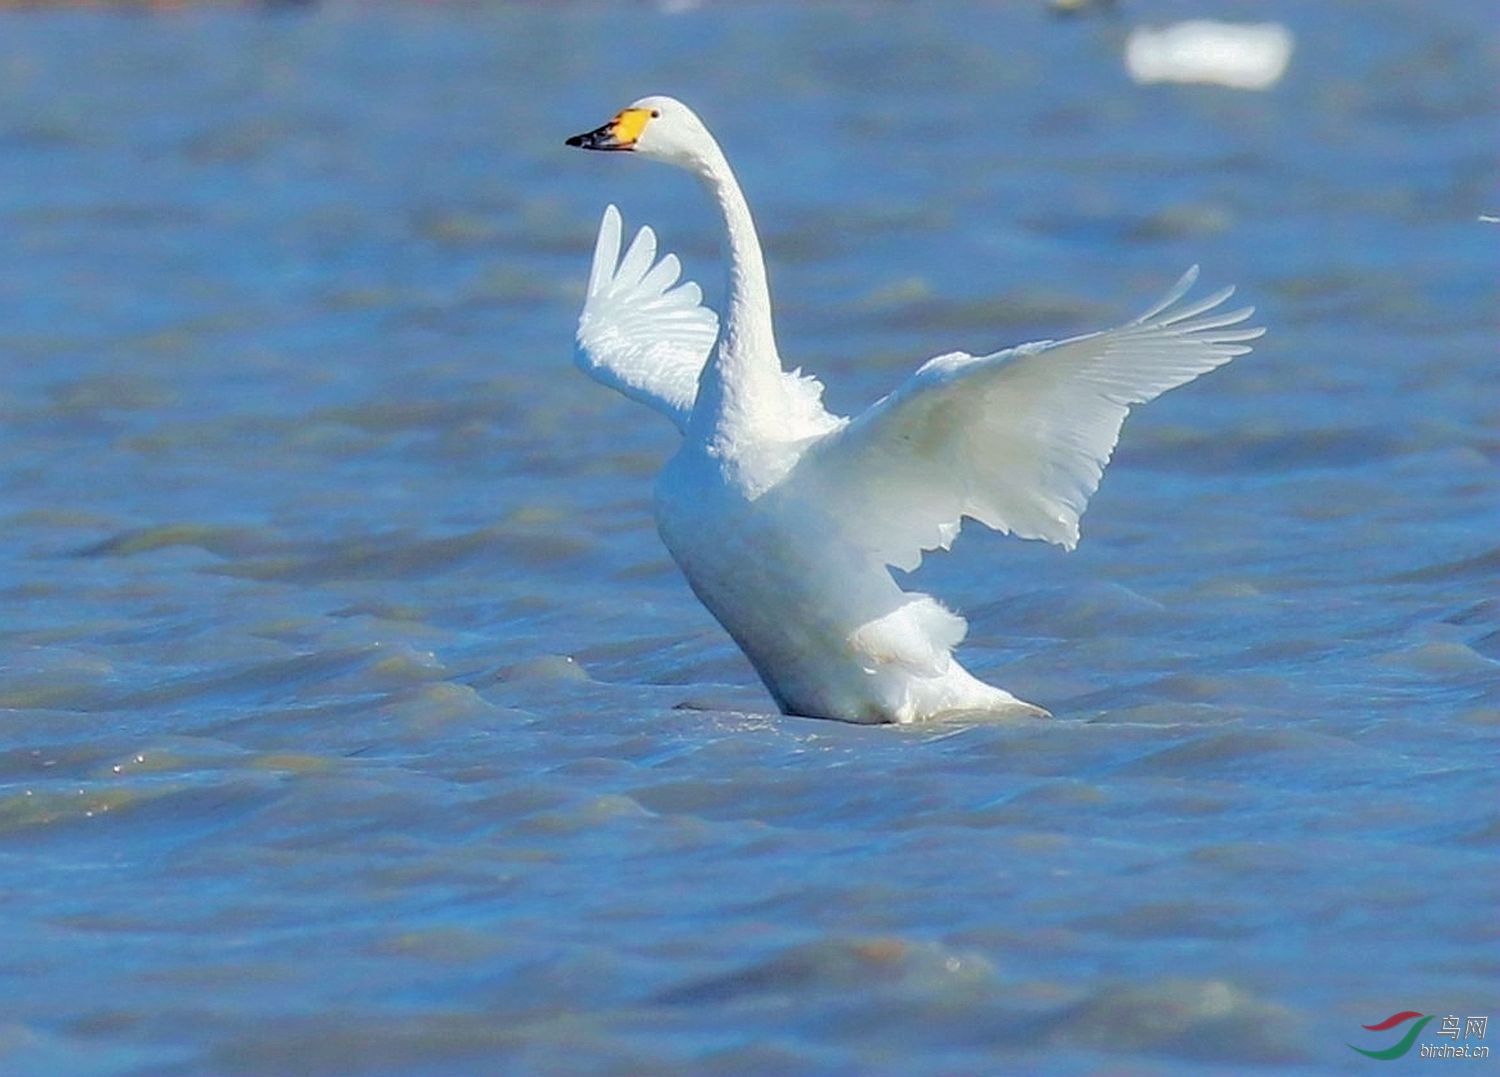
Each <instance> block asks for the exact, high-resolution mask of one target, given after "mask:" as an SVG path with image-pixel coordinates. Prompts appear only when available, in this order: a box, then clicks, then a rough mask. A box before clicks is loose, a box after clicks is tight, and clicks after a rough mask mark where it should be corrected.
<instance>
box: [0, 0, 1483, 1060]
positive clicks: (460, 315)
mask: <svg viewBox="0 0 1500 1077" xmlns="http://www.w3.org/2000/svg"><path fill="white" fill-rule="evenodd" d="M914 7H915V6H914ZM1122 7H1124V8H1127V9H1129V8H1131V7H1133V5H1122ZM1139 7H1140V8H1141V9H1143V10H1142V11H1137V12H1132V11H1130V10H1127V11H1126V12H1125V13H1124V14H1122V15H1121V17H1120V18H1118V19H1115V20H1108V19H1106V20H1101V21H1097V22H1095V21H1089V20H1076V21H1066V20H1053V19H1049V18H1047V17H1045V15H1044V14H1043V13H1042V12H1041V11H1040V10H1038V9H1035V8H1033V7H1031V6H1030V5H1026V4H1020V3H1015V4H1009V5H972V6H969V5H961V4H953V5H933V6H931V7H925V6H924V7H917V9H916V10H909V9H907V8H905V7H893V6H888V5H882V6H879V7H878V8H872V9H866V8H862V7H859V6H854V5H845V6H827V7H823V6H804V5H798V4H784V5H774V4H773V5H737V4H724V5H720V6H715V5H712V4H709V5H706V6H704V7H701V8H698V9H696V10H691V11H688V12H685V13H680V14H675V15H673V14H667V13H663V12H660V11H658V10H656V9H654V8H652V7H649V6H645V5H635V4H632V5H619V6H606V7H596V6H589V7H579V8H571V7H541V6H536V7H524V8H496V9H479V8H451V9H450V8H431V9H430V8H410V9H408V8H394V7H392V8H340V7H327V8H316V7H315V8H310V9H305V10H295V11H276V12H271V13H266V14H262V13H258V12H254V11H236V10H218V11H208V12H198V11H186V12H179V13H173V14H169V15H159V16H151V15H140V14H111V13H106V12H88V11H80V12H68V13H57V12H47V11H13V12H7V13H3V14H0V235H3V242H0V310H3V312H4V317H3V319H0V523H3V526H0V1001H3V1003H4V1005H3V1006H0V1071H3V1072H5V1073H7V1074H18V1075H42V1074H47V1075H53V1074H99V1075H115V1074H120V1075H146V1074H151V1075H169V1077H170V1075H188V1074H192V1075H198V1074H205V1075H206V1074H213V1075H233V1074H258V1075H259V1074H320V1075H330V1077H332V1075H349V1074H399V1075H419V1074H433V1075H437V1074H442V1075H451V1074H460V1073H462V1074H590V1075H592V1074H619V1075H635V1074H682V1075H689V1074H691V1075H703V1074H714V1075H717V1074H744V1075H774V1074H788V1075H790V1074H798V1075H846V1074H847V1075H897V1074H900V1075H933V1077H936V1075H958V1074H1010V1073H1031V1072H1036V1073H1061V1074H1105V1073H1108V1074H1172V1075H1183V1077H1186V1075H1196V1074H1208V1073H1223V1074H1230V1073H1235V1074H1241V1073H1245V1072H1252V1071H1258V1072H1284V1073H1299V1072H1306V1073H1313V1072H1322V1071H1325V1070H1343V1069H1348V1070H1349V1071H1350V1072H1354V1071H1356V1070H1361V1069H1364V1068H1367V1067H1370V1066H1373V1065H1376V1064H1375V1063H1373V1062H1370V1061H1369V1060H1367V1059H1364V1058H1362V1057H1360V1056H1357V1055H1355V1054H1354V1053H1353V1052H1351V1051H1350V1050H1349V1049H1348V1048H1347V1047H1346V1046H1345V1044H1346V1043H1351V1042H1352V1043H1355V1044H1357V1045H1360V1046H1368V1047H1382V1046H1385V1045H1386V1044H1385V1042H1383V1041H1382V1042H1376V1040H1377V1038H1379V1034H1376V1033H1366V1032H1364V1031H1363V1030H1361V1029H1360V1028H1359V1026H1360V1025H1361V1024H1369V1023H1373V1022H1376V1021H1378V1020H1380V1019H1382V1018H1384V1017H1385V1016H1386V1015H1387V1014H1391V1013H1394V1012H1397V1011H1400V1010H1406V1009H1415V1010H1418V1011H1420V1012H1422V1013H1426V1014H1440V1015H1446V1014H1449V1013H1455V1014H1458V1015H1461V1016H1462V1015H1469V1014H1489V1013H1493V1012H1494V1010H1495V1009H1496V1006H1495V1001H1496V994H1497V993H1496V990H1495V987H1496V983H1497V976H1500V963H1497V960H1496V953H1497V951H1496V948H1495V943H1496V931H1495V923H1496V919H1495V915H1494V914H1495V908H1496V900H1495V898H1496V895H1495V882H1496V873H1495V870H1494V869H1495V858H1494V852H1495V842H1496V838H1497V832H1500V827H1497V822H1496V815H1497V813H1496V802H1495V799H1494V784H1495V783H1494V760H1495V758H1496V744H1495V741H1496V728H1497V726H1496V723H1497V719H1500V703H1497V681H1500V677H1497V673H1500V591H1497V588H1496V582H1497V572H1500V547H1497V538H1496V536H1497V535H1500V528H1497V524H1500V483H1497V479H1496V463H1497V455H1500V453H1497V450H1500V437H1497V423H1496V419H1497V415H1496V412H1497V400H1500V366H1497V362H1496V348H1495V336H1494V319H1495V313H1496V302H1495V300H1496V279H1497V273H1496V250H1497V247H1496V243H1497V240H1500V227H1497V226H1493V225H1486V224H1482V223H1480V222H1479V220H1478V217H1479V215H1480V214H1482V213H1494V212H1497V210H1500V194H1497V188H1496V167H1495V144H1494V138H1493V136H1494V131H1495V129H1496V119H1497V116H1496V113H1497V111H1500V110H1497V103H1496V98H1495V85H1496V68H1497V59H1496V58H1497V55H1500V50H1497V43H1496V38H1495V31H1494V24H1493V20H1492V14H1493V13H1492V12H1490V11H1489V10H1488V5H1486V4H1483V3H1480V2H1478V0H1475V2H1457V0H1454V2H1449V3H1441V4H1434V5H1415V4H1410V5H1408V4H1396V3H1353V2H1348V3H1340V4H1323V5H1313V4H1291V3H1271V4H1260V5H1253V7H1247V6H1246V5H1233V4H1230V5H1227V7H1228V8H1230V9H1236V8H1237V9H1239V13H1240V14H1242V15H1243V14H1245V13H1246V12H1247V11H1248V12H1250V13H1252V14H1253V16H1254V17H1257V18H1272V17H1277V18H1281V19H1283V20H1285V21H1286V22H1287V23H1288V24H1289V25H1290V26H1291V28H1292V29H1293V31H1294V32H1295V33H1296V35H1297V52H1296V55H1295V56H1294V59H1293V62H1292V67H1291V70H1290V72H1289V73H1288V75H1287V78H1286V79H1285V81H1284V82H1283V83H1282V84H1281V85H1280V86H1278V87H1277V88H1276V89H1274V90H1272V91H1271V92H1268V93H1264V94H1247V93H1240V92H1236V91H1231V90H1225V89H1215V88H1212V87H1180V86H1179V87H1172V86H1152V87H1138V86H1135V85H1133V84H1131V83H1130V82H1129V80H1128V79H1127V77H1126V76H1125V74H1124V73H1123V68H1122V66H1121V63H1120V51H1121V39H1122V36H1123V35H1124V33H1125V32H1126V31H1127V29H1128V23H1129V20H1130V19H1131V18H1132V17H1133V16H1137V15H1139V16H1141V17H1145V16H1146V15H1149V16H1150V17H1152V18H1156V19H1163V20H1164V19H1169V18H1171V17H1174V16H1177V17H1180V16H1184V15H1188V14H1196V13H1204V12H1205V10H1206V8H1207V5H1201V6H1200V5H1185V4H1175V5H1173V4H1165V5H1158V6H1156V7H1151V5H1146V4H1142V5H1139ZM1147 8H1150V9H1151V10H1149V11H1145V10H1144V9H1147ZM663 91H665V92H672V93H676V94H677V95H679V96H682V97H684V98H685V99H688V100H689V101H690V102H692V103H694V104H695V105H696V106H697V107H698V108H699V110H700V111H701V112H702V113H703V114H704V115H705V117H706V118H707V119H708V120H709V121H710V123H711V124H713V125H714V127H715V128H716V130H717V132H718V134H719V135H720V137H721V140H722V141H723V142H724V144H725V145H726V148H727V149H728V152H729V154H730V156H731V158H732V159H733V160H734V161H735V163H736V165H737V167H738V170H739V172H740V176H741V179H742V180H743V182H744V184H745V186H746V188H747V191H748V193H749V196H750V199H751V202H752V204H753V205H754V207H755V208H756V210H757V212H758V214H759V217H760V221H761V227H762V232H763V234H764V239H765V241H766V246H767V249H768V254H769V260H770V264H771V271H772V275H773V290H774V292H775V295H776V300H777V305H778V316H779V327H780V336H781V341H782V346H783V350H784V351H785V352H786V354H787V356H788V358H789V360H791V361H792V362H794V363H800V364H802V365H804V366H806V367H807V368H809V369H810V370H812V371H814V372H816V373H817V374H819V375H820V376H821V377H823V378H824V379H825V380H826V381H827V382H828V384H829V390H828V399H829V401H830V403H831V404H832V405H833V406H834V407H835V408H836V409H839V410H842V411H849V410H854V409H856V408H859V407H861V406H863V405H864V404H865V403H867V402H869V401H871V400H873V399H875V398H876V397H878V396H880V395H881V394H883V393H884V392H887V391H888V390H889V389H890V388H891V387H892V386H893V385H894V384H895V383H896V382H897V381H898V380H899V378H900V377H901V375H902V373H903V371H905V370H907V369H910V368H911V367H913V366H915V365H916V364H917V363H918V362H920V361H922V360H923V359H925V358H927V357H929V356H931V355H934V354H937V353H938V352H940V351H946V350H951V349H954V348H966V349H971V350H990V349H994V348H996V347H999V346H1002V345H1007V344H1011V343H1016V342H1019V341H1023V340H1028V339H1036V338H1039V337H1047V336H1058V335H1062V334H1065V333H1070V332H1076V331H1082V330H1085V329H1090V328H1096V327H1102V326H1104V325H1108V324H1111V323H1113V322H1115V321H1117V320H1119V319H1121V318H1124V317H1128V316H1130V315H1131V314H1133V313H1134V312H1135V311H1136V310H1138V309H1140V308H1141V307H1143V306H1144V305H1145V304H1146V303H1147V302H1148V301H1149V300H1150V299H1151V298H1153V297H1154V295H1155V294H1156V293H1158V292H1159V291H1161V290H1162V289H1163V288H1164V287H1165V286H1166V285H1167V284H1169V283H1170V281H1171V280H1172V279H1174V278H1175V277H1176V275H1177V274H1178V273H1179V272H1181V270H1182V269H1183V268H1184V267H1185V266H1186V265H1188V264H1190V263H1193V262H1201V263H1202V264H1203V266H1204V279H1205V282H1206V283H1208V284H1211V285H1217V284H1219V283H1227V282H1231V281H1232V282H1236V283H1238V284H1239V286H1240V288H1241V294H1242V295H1243V296H1245V297H1246V298H1248V300H1249V301H1251V302H1254V303H1256V304H1257V305H1258V306H1259V308H1260V315H1259V317H1260V318H1261V320H1263V322H1264V324H1266V325H1267V326H1268V327H1269V328H1270V332H1269V334H1268V335H1267V337H1266V338H1265V340H1264V341H1263V342H1262V346H1261V347H1260V348H1259V349H1258V350H1257V351H1256V353H1255V354H1254V355H1252V356H1248V357H1245V358H1243V359H1240V360H1238V361H1236V362H1235V363H1234V364H1232V365H1231V366H1230V367H1228V368H1227V369H1225V370H1223V371H1220V372H1218V373H1216V374H1214V375H1212V376H1210V377H1207V378H1205V379H1204V380H1203V381H1201V382H1199V383H1197V384H1195V385H1193V386H1192V387H1190V388H1187V389H1184V390H1182V391H1180V392H1178V393H1174V394H1171V395H1170V396H1169V397H1167V398H1165V399H1163V400H1161V401H1158V402H1157V403H1155V404H1153V405H1151V406H1150V407H1149V408H1146V409H1144V410H1143V411H1142V412H1141V413H1140V414H1138V415H1137V416H1136V417H1135V418H1133V419H1132V421H1131V422H1130V423H1129V424H1127V427H1126V430H1125V437H1124V441H1123V443H1122V445H1121V448H1120V451H1119V452H1118V453H1117V455H1116V458H1115V462H1114V464H1113V466H1112V469H1111V471H1110V472H1109V474H1108V476H1107V477H1106V480H1105V483H1104V486H1103V488H1102V489H1101V491H1100V493H1099V495H1098V496H1097V498H1096V499H1095V500H1094V502H1093V505H1092V507H1091V510H1090V512H1089V515H1088V517H1087V518H1086V519H1085V521H1084V542H1083V545H1082V546H1081V547H1080V549H1079V550H1078V551H1077V552H1076V553H1073V554H1065V553H1063V552H1061V551H1059V550H1056V549H1053V548H1050V547H1043V546H1040V545H1037V544H1027V543H1021V542H1018V541H1015V540H1013V539H1004V538H1001V537H998V536H994V535H991V534H987V533H983V532H982V531H981V530H978V529H970V530H969V531H967V532H966V533H965V536H964V538H963V540H962V541H961V542H960V543H959V545H958V547H957V548H956V550H955V551H954V552H953V553H952V554H949V555H944V556H938V557H934V558H930V559H929V561H928V563H927V564H926V565H925V566H924V567H923V568H922V570H921V572H920V573H919V575H918V579H919V581H920V582H921V583H922V584H923V585H925V586H926V587H928V588H930V589H932V590H933V591H935V592H936V593H937V594H939V595H941V596H942V597H943V598H944V599H945V600H946V601H948V602H949V603H951V604H953V605H954V606H956V607H957V608H960V609H962V610H964V611H966V612H967V614H968V615H969V617H970V620H971V624H972V629H971V634H970V639H969V642H968V643H967V644H966V646H965V649H964V655H965V656H966V661H967V662H968V664H969V665H970V667H971V668H974V669H975V670H976V671H978V672H979V673H981V674H983V675H985V676H987V677H989V678H990V679H994V680H996V681H998V682H1000V683H1002V684H1004V685H1006V686H1007V687H1009V688H1011V689H1012V690H1014V691H1015V692H1016V693H1017V694H1018V695H1021V696H1023V697H1024V698H1027V699H1032V700H1036V701H1038V702H1040V703H1044V704H1045V705H1047V706H1048V707H1050V708H1051V709H1052V710H1053V711H1054V712H1055V713H1056V715H1057V717H1056V719H1055V720H1053V721H1050V722H1040V721H1037V722H1027V723H1021V724H1005V725H973V726H942V727H928V728H918V729H893V728H861V727H852V726H845V725H840V724H836V723H830V722H819V721H810V720H805V719H797V718H784V717H780V716H777V715H774V714H771V713H770V710H771V707H770V701H769V700H768V698H767V697H766V695H765V693H764V691H763V690H762V689H761V688H760V687H759V685H758V684H757V683H756V681H755V679H754V676H753V673H752V672H751V670H750V668H749V667H748V665H747V664H746V663H745V661H744V660H743V659H742V658H741V657H740V656H739V654H738V653H737V652H736V651H735V649H734V648H733V646H732V645H731V644H730V643H729V641H728V639H727V638H726V637H725V636H724V634H723V633H722V632H721V631H720V630H719V629H718V627H717V626H716V625H715V624H714V622H713V621H712V620H711V619H710V618H709V616H708V615H707V614H706V613H705V612H704V611H703V610H702V609H701V608H700V607H699V606H698V605H697V604H696V602H695V601H694V600H693V598H692V596H691V594H690V593H689V592H688V590H687V588H686V586H685V585H684V584H683V582H682V581H681V580H680V578H679V577H678V576H677V574H676V572H675V569H674V568H673V566H672V565H671V563H670V561H669V559H668V558H667V556H666V554H665V552H664V551H663V549H662V548H661V546H660V544H659V543H658V541H657V539H656V536H655V533H654V529H653V527H652V525H651V523H650V520H649V508H650V483H651V476H652V475H653V474H654V472H655V469H656V468H657V467H658V465H659V464H660V462H661V461H662V460H663V459H664V457H665V456H666V455H668V454H669V453H670V452H671V450H672V447H673V442H674V438H675V434H674V433H673V431H672V430H671V429H670V427H669V426H668V425H667V424H666V423H665V422H664V421H662V420H660V419H659V418H658V417H656V416H655V415H654V414H652V413H649V412H646V411H644V410H642V409H639V408H638V407H637V406H635V405H633V404H631V403H629V402H627V401H625V400H623V399H621V398H618V397H616V396H614V395H612V394H611V393H609V392H607V391H606V390H604V389H602V388H599V387H597V386H595V385H593V384H592V383H590V382H588V381H587V380H586V379H584V378H583V377H582V376H580V375H579V374H577V373H576V372H575V371H574V370H573V369H572V367H571V365H570V340H571V334H572V328H573V319H574V317H575V314H576V310H577V307H578V305H579V301H580V299H581V295H582V285H583V280H584V276H585V273H586V271H587V261H588V256H589V251H590V249H591V246H592V238H593V232H594V228H595V227H596V224H597V221H598V216H599V212H600V210H601V209H602V207H603V205H604V204H605V203H606V202H607V201H618V202H619V203H620V204H621V206H622V209H623V211H624V213H625V215H626V220H627V222H628V223H631V224H638V223H643V222H647V221H649V222H651V223H652V224H653V225H655V226H656V227H657V228H658V230H659V231H660V233H661V234H662V237H663V242H664V244H665V245H666V246H668V247H670V248H672V249H675V250H677V251H678V252H680V253H681V254H682V256H683V258H684V261H685V262H686V263H687V265H688V269H689V272H690V273H691V274H692V275H693V276H695V277H696V278H698V279H699V280H701V281H703V282H704V284H705V287H706V288H707V290H708V292H709V294H710V296H711V297H715V298H716V297H717V296H718V294H719V284H718V279H719V269H718V261H717V259H718V253H717V247H716V234H715V229H716V222H715V220H714V218H713V216H712V214H711V213H710V211H709V208H708V206H707V205H706V203H705V200H704V199H703V198H702V196H701V194H700V192H698V191H697V189H696V188H695V187H694V186H693V184H692V181H691V180H690V179H688V178H686V177H684V176H681V175H678V174H674V173H672V172H670V171H668V170H665V169H662V168H660V167H659V166H652V165H650V164H647V163H643V162H639V161H632V160H624V159H621V158H620V157H605V156H603V155H583V154H578V153H576V152H574V151H569V150H565V149H564V148H563V147H562V139H563V138H564V137H565V136H567V135H569V134H572V133H574V132H576V131H580V130H583V129H585V128H588V127H592V126H594V125H595V124H597V123H599V122H601V121H602V120H603V119H605V118H606V117H607V116H608V115H609V114H610V113H612V112H613V111H614V110H615V109H616V108H618V107H620V106H621V105H623V104H625V103H626V102H628V101H630V100H631V99H633V98H634V97H637V96H639V95H641V94H644V93H647V92H663ZM1387 1036H1388V1037H1389V1038H1394V1035H1393V1034H1387ZM1428 1039H1429V1040H1430V1039H1431V1037H1428ZM1413 1057H1415V1056H1413ZM1455 1065H1456V1063H1455Z"/></svg>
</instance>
